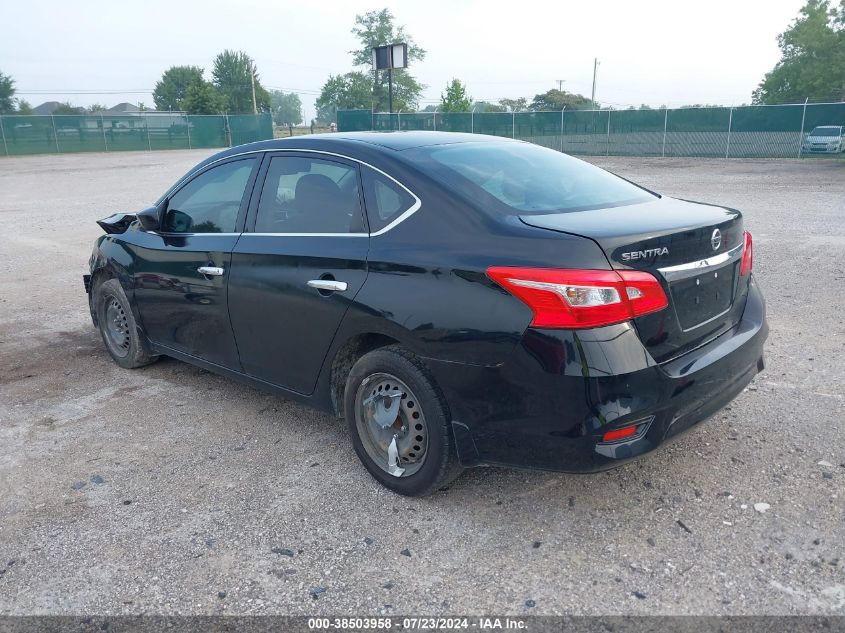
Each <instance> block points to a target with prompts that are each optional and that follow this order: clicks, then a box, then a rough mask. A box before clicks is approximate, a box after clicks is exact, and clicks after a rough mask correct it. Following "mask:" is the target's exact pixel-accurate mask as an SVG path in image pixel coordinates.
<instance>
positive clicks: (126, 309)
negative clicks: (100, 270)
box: [92, 279, 158, 369]
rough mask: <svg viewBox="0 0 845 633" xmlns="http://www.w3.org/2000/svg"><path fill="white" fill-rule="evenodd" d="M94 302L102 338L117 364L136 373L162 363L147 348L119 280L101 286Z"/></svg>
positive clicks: (96, 292)
mask: <svg viewBox="0 0 845 633" xmlns="http://www.w3.org/2000/svg"><path fill="white" fill-rule="evenodd" d="M92 301H93V303H94V312H95V314H96V315H97V324H98V327H99V330H100V336H102V337H103V343H104V344H105V346H106V350H108V352H109V354H110V355H111V357H112V358H113V359H114V362H116V363H117V364H118V365H120V366H121V367H124V368H126V369H135V368H136V367H143V366H144V365H149V364H150V363H154V362H155V361H157V360H158V356H156V355H154V354H151V353H150V350H149V349H148V348H147V343H146V339H145V338H144V337H143V334H142V333H141V331H140V330H139V328H138V323H137V322H136V321H135V315H134V314H132V306H130V305H129V299H127V298H126V293H125V292H123V288H122V287H121V285H120V282H119V281H118V280H117V279H107V280H106V281H104V282H102V283H100V284H97V285H96V286H95V287H94V290H93V299H92Z"/></svg>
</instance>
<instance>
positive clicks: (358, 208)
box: [229, 152, 369, 394]
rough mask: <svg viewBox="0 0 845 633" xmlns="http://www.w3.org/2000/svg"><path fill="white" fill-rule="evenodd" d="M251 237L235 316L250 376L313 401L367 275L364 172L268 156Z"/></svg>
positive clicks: (239, 264) (234, 299)
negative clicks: (331, 350) (322, 371)
mask: <svg viewBox="0 0 845 633" xmlns="http://www.w3.org/2000/svg"><path fill="white" fill-rule="evenodd" d="M258 179H259V180H258V186H257V187H256V191H260V197H258V199H257V200H254V201H253V204H252V205H250V211H249V215H248V218H247V230H246V231H245V232H244V234H243V235H242V237H241V239H240V240H239V241H238V243H237V245H236V246H235V248H234V251H233V253H232V264H231V277H230V279H229V313H230V315H231V321H232V328H233V330H234V333H235V338H236V340H237V345H238V350H239V352H240V359H241V364H242V366H243V369H244V371H245V372H246V373H247V374H249V375H250V376H254V377H256V378H260V379H262V380H265V381H267V382H269V383H272V384H274V385H279V386H281V387H285V388H287V389H290V390H293V391H296V392H299V393H302V394H310V393H312V392H313V391H314V387H315V385H316V382H317V377H318V374H319V372H320V368H321V366H322V364H323V360H324V358H325V356H326V353H327V352H328V349H329V346H330V345H331V342H332V340H333V338H334V335H335V332H336V331H337V329H338V327H339V325H340V322H341V320H342V319H343V316H344V314H346V310H347V308H348V307H349V304H350V303H351V301H352V300H353V299H354V298H355V295H356V294H357V293H358V290H360V288H361V286H362V285H363V284H364V280H365V279H366V276H367V249H368V245H369V234H368V232H367V228H366V224H365V219H364V212H363V203H362V196H361V191H360V176H359V173H358V167H357V165H356V164H355V163H354V162H352V161H346V160H344V159H341V158H335V157H327V156H323V155H319V154H310V153H291V152H278V153H275V154H268V156H267V157H266V158H265V161H264V164H263V165H262V168H261V172H260V173H259V176H258Z"/></svg>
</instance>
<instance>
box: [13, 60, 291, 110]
mask: <svg viewBox="0 0 845 633" xmlns="http://www.w3.org/2000/svg"><path fill="white" fill-rule="evenodd" d="M14 95H15V81H14V79H12V78H11V77H9V76H8V75H4V74H3V73H0V114H31V113H32V106H31V105H30V104H29V103H28V102H27V101H26V100H25V99H15V98H14ZM153 102H154V103H155V109H156V110H157V111H159V112H187V113H188V114H224V113H228V114H248V113H253V112H270V113H271V114H272V115H273V119H274V121H275V122H276V123H277V124H278V125H298V124H300V123H302V102H301V101H300V99H299V95H297V94H296V93H293V92H288V93H286V92H283V91H281V90H267V89H266V88H265V87H264V86H263V85H262V84H261V79H260V77H259V75H258V67H257V66H256V63H255V60H253V59H252V57H250V56H249V55H248V54H247V53H245V52H244V51H230V50H224V51H223V52H222V53H220V54H219V55H217V56H216V57H215V58H214V62H213V64H212V69H211V80H210V81H209V80H206V79H205V70H204V69H203V68H201V67H199V66H171V67H170V68H168V69H167V70H165V71H164V73H163V74H162V76H161V79H159V80H158V81H157V82H156V85H155V88H154V89H153ZM139 109H140V110H141V111H144V110H147V109H148V108H147V107H146V106H145V105H144V104H143V103H141V104H139ZM105 110H106V107H105V106H104V105H102V104H99V103H95V104H92V105H91V106H89V107H88V108H82V107H78V106H74V105H72V104H70V103H69V102H65V103H62V104H60V105H59V106H58V108H56V109H55V110H54V111H53V114H83V113H86V112H103V111H105Z"/></svg>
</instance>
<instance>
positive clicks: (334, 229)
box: [255, 156, 363, 233]
mask: <svg viewBox="0 0 845 633" xmlns="http://www.w3.org/2000/svg"><path fill="white" fill-rule="evenodd" d="M361 231H363V216H362V213H361V200H360V195H359V191H358V174H357V170H356V169H355V168H354V167H350V166H348V165H345V164H343V163H337V162H334V161H329V160H324V159H321V158H300V157H297V156H274V157H273V158H272V159H271V160H270V165H269V167H268V168H267V176H266V178H265V179H264V186H263V187H262V189H261V199H260V201H259V203H258V216H257V217H256V220H255V232H256V233H358V232H361Z"/></svg>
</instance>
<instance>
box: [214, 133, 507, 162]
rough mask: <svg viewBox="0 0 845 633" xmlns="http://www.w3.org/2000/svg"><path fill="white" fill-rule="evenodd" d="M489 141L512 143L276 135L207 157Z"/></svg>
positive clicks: (465, 137) (466, 137)
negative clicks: (246, 153) (250, 152)
mask: <svg viewBox="0 0 845 633" xmlns="http://www.w3.org/2000/svg"><path fill="white" fill-rule="evenodd" d="M470 142H472V143H490V142H500V143H501V142H511V139H508V138H504V137H501V136H489V135H486V134H465V133H460V132H426V131H406V132H335V133H326V134H313V135H312V134H304V135H302V136H291V137H287V138H277V139H272V140H267V141H257V142H255V143H247V144H246V145H238V146H236V147H231V148H228V149H225V150H223V151H222V152H220V153H218V154H215V155H214V156H212V157H211V158H210V159H209V162H210V160H219V159H221V158H225V157H226V156H231V155H234V154H241V153H244V152H248V151H252V152H254V151H273V150H275V149H287V150H291V149H320V150H323V151H337V152H341V151H342V150H343V149H347V150H349V149H352V150H354V149H355V148H356V147H357V148H359V149H361V148H362V146H366V147H369V148H370V149H371V150H375V151H383V150H392V151H402V150H406V149H412V148H415V147H425V146H429V145H451V144H454V143H470Z"/></svg>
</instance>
